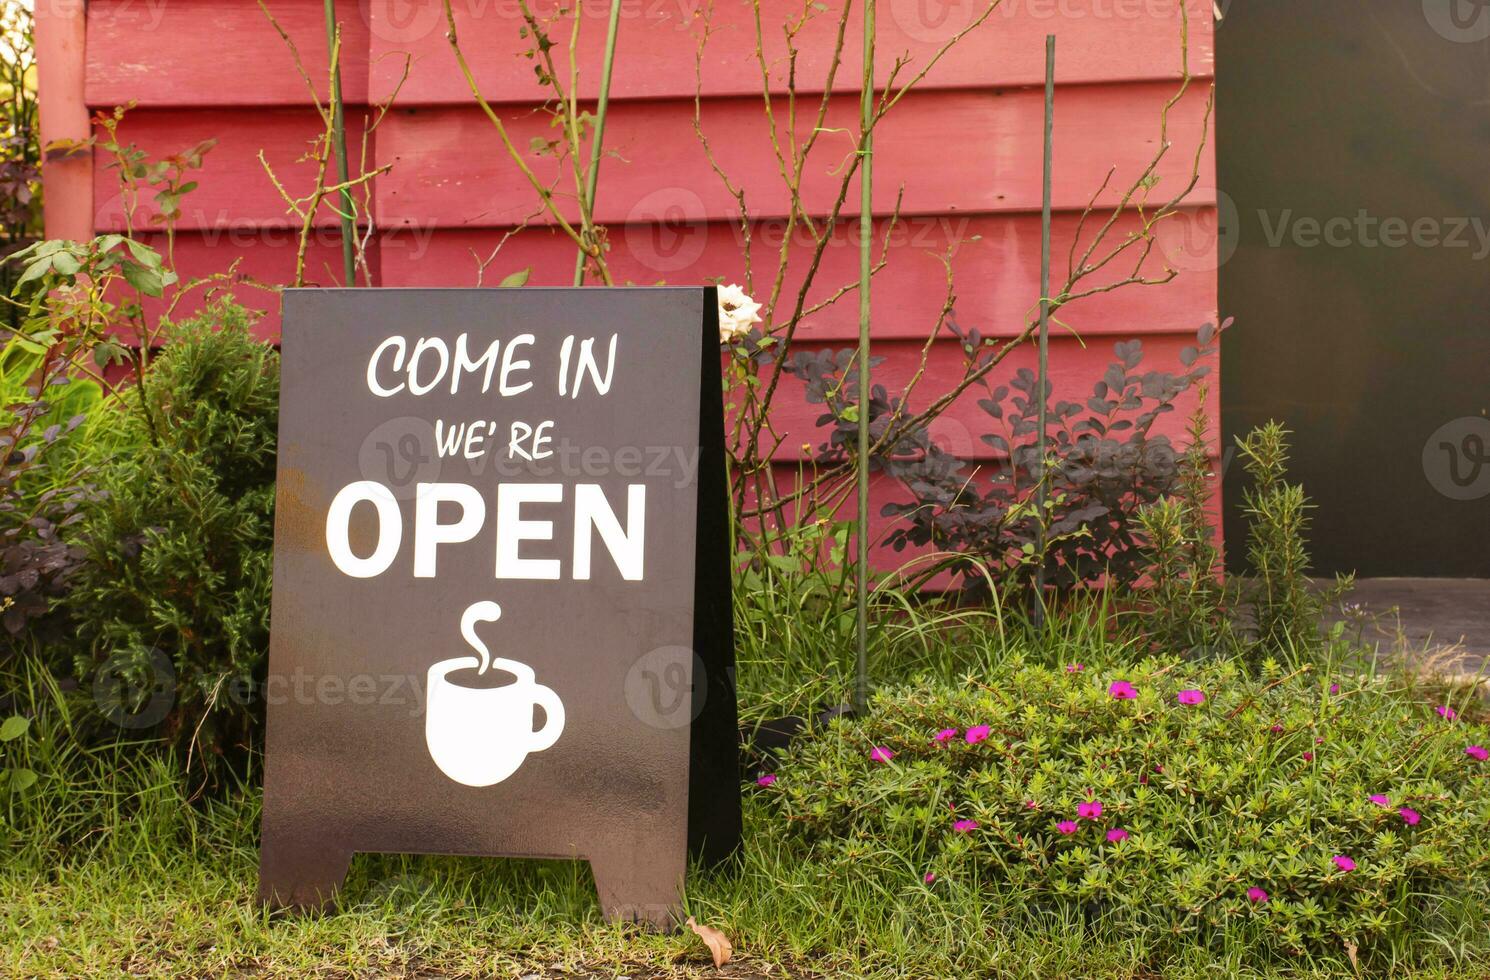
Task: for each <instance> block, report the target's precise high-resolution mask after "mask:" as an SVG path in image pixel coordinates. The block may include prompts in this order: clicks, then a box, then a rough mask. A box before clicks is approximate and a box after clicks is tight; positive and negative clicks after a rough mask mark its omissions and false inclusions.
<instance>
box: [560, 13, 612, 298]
mask: <svg viewBox="0 0 1490 980" xmlns="http://www.w3.org/2000/svg"><path fill="white" fill-rule="evenodd" d="M620 23H621V0H611V2H610V22H609V23H608V24H606V26H605V58H604V60H603V61H602V62H601V64H600V99H599V101H598V102H597V103H596V104H595V137H594V142H593V143H591V144H590V172H589V173H588V174H587V175H586V176H585V199H584V200H583V201H581V202H580V205H581V206H582V207H587V208H588V209H589V215H590V221H589V224H590V225H591V227H593V226H594V224H595V184H596V181H598V180H599V179H600V158H601V143H602V141H604V139H605V111H606V109H607V108H608V107H609V105H610V74H611V66H612V65H613V64H614V63H615V59H616V33H617V28H618V27H619V26H620ZM575 54H576V52H574V51H571V52H569V56H570V57H571V58H573V57H575ZM574 284H575V285H576V286H583V285H584V284H585V250H584V249H580V250H579V252H578V254H576V255H575V257H574Z"/></svg>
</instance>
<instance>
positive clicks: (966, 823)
mask: <svg viewBox="0 0 1490 980" xmlns="http://www.w3.org/2000/svg"><path fill="white" fill-rule="evenodd" d="M952 829H953V830H955V831H957V832H958V833H959V834H965V833H967V832H968V831H970V830H977V829H978V821H976V820H959V821H957V822H956V823H954V824H953V825H952Z"/></svg>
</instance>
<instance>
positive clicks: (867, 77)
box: [854, 0, 875, 714]
mask: <svg viewBox="0 0 1490 980" xmlns="http://www.w3.org/2000/svg"><path fill="white" fill-rule="evenodd" d="M874 7H875V0H864V83H863V84H864V88H863V91H862V92H860V93H859V153H860V154H861V155H862V156H863V162H862V163H861V164H860V170H859V451H858V470H859V472H858V484H859V500H858V505H859V506H858V515H857V516H858V525H859V526H858V534H857V541H856V544H857V545H858V555H857V556H856V557H857V562H856V565H857V567H856V568H855V576H854V586H855V588H854V591H855V596H854V599H855V603H854V625H855V627H856V631H857V635H856V637H855V640H856V644H855V659H854V710H855V712H857V713H859V714H863V712H864V711H865V709H866V708H867V707H868V705H869V280H870V277H871V275H872V274H873V256H872V254H871V250H870V244H871V242H872V240H873V238H874V208H873V198H872V192H873V190H874V181H873V179H872V176H873V163H874V132H873V128H872V127H873V125H874V33H875V29H874V13H875V10H874Z"/></svg>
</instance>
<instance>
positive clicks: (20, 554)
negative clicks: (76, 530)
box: [0, 345, 102, 660]
mask: <svg viewBox="0 0 1490 980" xmlns="http://www.w3.org/2000/svg"><path fill="white" fill-rule="evenodd" d="M68 370H69V365H68V363H67V360H66V359H65V358H63V357H58V356H54V355H53V354H51V353H50V352H44V353H41V354H36V353H32V352H29V351H27V350H25V349H24V348H22V347H21V346H19V345H11V346H9V347H7V348H6V350H5V351H4V352H3V353H0V399H3V403H0V626H3V627H4V628H3V629H0V651H3V652H4V653H5V654H6V656H5V657H3V658H0V660H8V659H10V655H12V654H13V653H14V652H15V649H16V648H17V647H18V646H26V645H28V643H29V641H30V640H33V639H46V638H48V637H49V636H51V635H55V634H56V633H57V632H58V631H59V627H60V624H59V623H57V622H55V621H54V619H55V618H54V617H51V616H50V615H49V614H50V613H52V612H53V610H54V607H55V606H56V605H57V603H58V601H59V600H60V599H61V598H62V596H64V595H65V594H66V591H67V584H68V577H69V576H70V575H71V574H72V573H73V572H74V571H75V570H76V568H77V566H78V564H79V563H80V562H81V560H82V552H81V551H80V550H79V549H78V548H77V547H75V546H74V545H73V544H71V543H70V542H69V541H68V540H66V538H65V537H64V534H63V529H64V528H67V527H69V526H70V525H72V524H74V523H76V522H77V520H78V518H79V516H80V515H79V514H78V513H77V507H78V504H79V503H80V502H81V501H82V500H83V499H84V497H85V496H86V495H87V493H88V490H87V487H86V486H82V485H78V484H77V483H75V482H74V477H75V475H76V474H75V470H76V457H77V449H78V447H77V445H76V444H75V440H73V439H71V438H65V437H67V436H68V434H69V433H71V432H72V431H73V430H74V429H76V428H77V427H78V426H79V425H80V424H81V423H82V422H83V421H84V420H85V418H86V413H88V412H89V411H91V410H92V409H93V408H95V407H96V406H97V405H98V403H99V400H100V398H101V397H102V391H101V389H100V388H99V386H98V385H97V384H95V383H93V382H91V381H77V380H74V379H72V378H71V377H70V376H69V374H68Z"/></svg>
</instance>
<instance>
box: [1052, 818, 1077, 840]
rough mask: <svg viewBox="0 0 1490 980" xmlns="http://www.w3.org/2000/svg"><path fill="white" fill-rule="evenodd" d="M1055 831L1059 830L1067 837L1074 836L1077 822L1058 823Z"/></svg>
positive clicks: (1064, 821) (1065, 821)
mask: <svg viewBox="0 0 1490 980" xmlns="http://www.w3.org/2000/svg"><path fill="white" fill-rule="evenodd" d="M1055 829H1056V830H1059V831H1060V832H1061V833H1062V834H1065V835H1066V836H1067V837H1070V836H1071V835H1072V834H1074V833H1076V821H1075V820H1062V821H1061V822H1060V823H1058V824H1056V825H1055Z"/></svg>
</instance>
